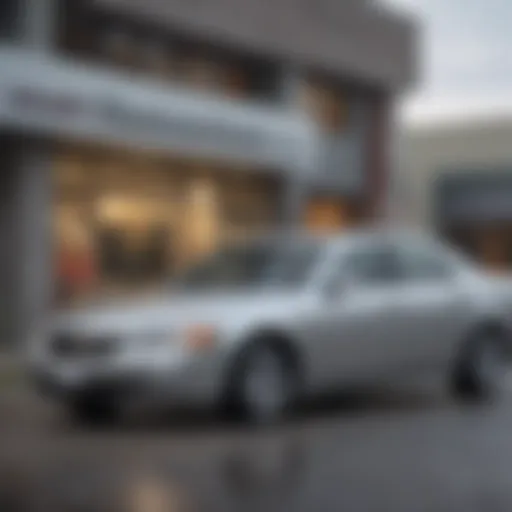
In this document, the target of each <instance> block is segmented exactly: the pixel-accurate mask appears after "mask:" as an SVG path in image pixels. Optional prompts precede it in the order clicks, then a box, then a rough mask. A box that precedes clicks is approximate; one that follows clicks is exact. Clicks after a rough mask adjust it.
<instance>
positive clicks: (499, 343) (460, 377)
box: [451, 330, 506, 402]
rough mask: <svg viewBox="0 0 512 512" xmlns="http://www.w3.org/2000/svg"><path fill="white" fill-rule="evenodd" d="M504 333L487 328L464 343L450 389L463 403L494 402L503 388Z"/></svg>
mask: <svg viewBox="0 0 512 512" xmlns="http://www.w3.org/2000/svg"><path fill="white" fill-rule="evenodd" d="M505 341H506V339H505V336H504V334H503V333H502V332H501V331H498V330H488V331H482V332H481V333H479V334H478V335H476V336H475V337H474V338H473V340H471V342H470V343H468V344H467V347H466V350H465V352H464V353H463V354H462V357H461V358H460V360H459V362H458V364H457V365H456V368H455V370H454V372H453V375H452V378H451V380H452V382H451V384H452V390H453V392H454V394H455V396H456V397H457V398H459V399H460V400H462V401H465V402H484V401H495V400H496V399H498V398H499V396H500V395H501V392H502V390H503V378H504V372H505V362H506V357H505V351H504V347H505Z"/></svg>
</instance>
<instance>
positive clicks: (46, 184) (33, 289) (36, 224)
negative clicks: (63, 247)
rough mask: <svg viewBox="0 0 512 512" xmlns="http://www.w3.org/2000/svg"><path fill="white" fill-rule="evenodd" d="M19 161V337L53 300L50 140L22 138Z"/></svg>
mask: <svg viewBox="0 0 512 512" xmlns="http://www.w3.org/2000/svg"><path fill="white" fill-rule="evenodd" d="M15 163H16V176H17V179H16V188H15V198H14V199H15V205H16V244H15V247H16V261H17V268H16V273H15V275H16V280H17V281H18V289H19V292H18V304H17V309H18V322H19V325H20V329H19V337H20V339H22V340H24V339H26V337H27V336H28V335H29V334H31V333H32V332H33V331H34V329H35V328H36V327H37V326H38V325H39V324H40V322H41V321H42V320H43V319H44V317H45V315H46V314H47V313H48V311H49V308H50V307H51V303H52V299H53V282H54V279H53V277H54V276H53V247H52V246H53V236H52V173H51V166H52V153H51V147H50V145H49V144H48V143H44V142H42V141H41V142H39V141H37V142H36V141H26V142H24V141H19V142H18V143H17V154H16V158H15Z"/></svg>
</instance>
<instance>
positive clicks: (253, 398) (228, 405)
mask: <svg viewBox="0 0 512 512" xmlns="http://www.w3.org/2000/svg"><path fill="white" fill-rule="evenodd" d="M504 288H505V287H504V286H503V282H501V283H500V282H498V280H497V279H495V278H493V277H490V276H488V275H486V274H484V273H483V272H481V271H480V270H479V269H477V268H476V267H475V266H474V265H473V264H471V263H470V262H468V261H466V260H465V259H464V258H463V257H462V256H461V255H459V254H458V253H456V252H455V251H453V250H452V249H450V248H448V247H445V246H444V245H442V244H441V243H440V242H438V241H437V240H435V239H433V238H429V237H426V236H419V235H416V234H414V233H405V232H388V231H386V232H384V231H379V232H373V231H372V232H357V233H349V234H344V235H343V236H340V237H313V236H306V235H282V236H271V237H266V238H261V239H258V240H252V241H250V242H246V243H239V244H235V245H231V246H228V247H225V248H222V249H221V250H219V251H218V252H217V253H215V254H214V255H213V256H211V257H209V258H207V259H206V260H205V261H203V262H201V263H199V264H197V265H195V266H194V267H193V268H192V269H190V270H188V271H187V272H186V273H185V274H184V275H182V276H180V277H179V278H178V279H176V280H174V281H173V282H172V283H170V284H169V285H168V286H167V287H165V289H164V290H162V292H161V293H160V294H158V296H156V297H153V298H152V299H151V300H150V299H148V298H145V299H143V300H142V299H141V300H138V301H137V300H132V301H130V302H123V303H119V302H114V303H112V302H111V303H104V304H96V305H94V306H90V307H87V308H85V307H84V308H79V309H75V310H73V311H66V312H61V313H59V314H58V315H56V317H55V318H53V319H52V320H51V322H50V323H49V325H47V326H46V327H45V328H44V329H42V330H41V331H38V333H36V335H35V336H34V339H32V340H31V343H30V350H29V354H30V362H31V368H32V371H33V374H34V377H35V379H36V382H37V383H38V385H39V386H40V388H41V389H42V390H44V391H45V392H47V393H49V394H50V395H51V396H52V397H55V398H56V399H58V400H60V401H62V402H63V403H64V404H65V405H66V406H68V407H69V408H70V410H71V411H72V412H73V413H74V414H76V415H78V416H79V417H80V418H81V419H87V420H91V419H95V420H98V419H106V418H112V416H113V415H114V414H117V413H118V412H119V409H120V408H121V406H123V405H124V404H125V403H126V402H128V401H129V400H130V399H133V398H135V397H140V396H145V395H146V393H147V394H148V395H151V397H153V398H154V397H158V401H159V402H160V401H161V402H162V403H163V404H164V403H165V404H171V403H176V402H178V403H183V404H186V405H201V406H207V405H208V406H216V407H219V408H222V409H223V410H229V411H237V412H239V413H243V415H244V416H245V417H246V418H249V419H250V420H252V421H256V422H268V421H271V420H272V421H274V420H276V419H277V418H280V417H281V416H282V415H283V414H284V413H285V412H286V411H288V410H289V409H290V408H292V407H293V405H294V404H295V403H296V402H297V400H299V399H300V398H303V397H305V396H310V395H316V394H319V393H323V392H325V391H331V390H334V389H337V388H342V387H343V386H353V385H361V384H372V385H376V384H380V383H384V382H386V381H389V380H391V379H394V378H397V377H400V378H401V379H403V378H404V377H408V376H411V377H412V376H414V377H416V376H418V375H420V374H423V373H425V374H427V373H428V374H437V375H440V376H443V377H444V378H446V381H447V382H448V384H449V388H450V390H451V391H453V392H454V393H455V394H456V395H457V396H458V397H461V398H465V399H484V398H491V397H493V396H495V395H496V393H497V391H499V389H500V385H501V381H502V377H503V373H504V369H505V362H506V360H507V358H508V353H509V351H510V350H509V343H510V336H509V334H510V327H511V324H510V314H509V310H510V308H509V307H508V306H509V304H508V301H507V300H506V294H505V293H504Z"/></svg>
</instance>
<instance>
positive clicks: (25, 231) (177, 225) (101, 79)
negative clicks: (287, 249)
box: [0, 0, 415, 339]
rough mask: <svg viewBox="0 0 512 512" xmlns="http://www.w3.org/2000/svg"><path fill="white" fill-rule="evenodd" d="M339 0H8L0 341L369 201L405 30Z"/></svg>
mask: <svg viewBox="0 0 512 512" xmlns="http://www.w3.org/2000/svg"><path fill="white" fill-rule="evenodd" d="M374 4H375V3H374V2H369V1H368V2H363V1H354V0H345V1H343V2H340V1H334V0H315V2H307V1H305V0H278V1H274V2H267V1H263V0H258V1H255V0H214V1H213V2H212V1H208V2H206V1H204V0H200V1H199V2H198V1H194V2H191V1H187V2H185V1H183V0H172V1H171V0H170V1H167V2H160V1H157V0H145V1H140V0H116V1H113V0H73V1H70V0H3V1H2V2H1V6H0V147H1V148H2V155H3V158H2V171H3V172H2V175H1V179H2V187H1V189H0V194H1V195H2V198H1V200H0V208H1V211H0V240H1V247H2V251H1V252H2V260H3V261H2V265H1V272H2V280H1V282H2V286H1V295H2V312H3V313H2V314H3V317H4V319H3V321H2V325H3V327H2V329H3V333H0V335H1V337H2V339H6V338H9V339H14V338H18V337H20V336H21V337H22V336H24V335H26V332H28V331H30V329H31V328H33V326H34V325H36V324H37V319H38V318H40V317H41V315H42V314H43V312H44V311H46V310H47V309H48V307H50V304H52V303H53V300H54V297H55V296H56V295H57V292H60V291H63V292H65V295H66V296H72V297H82V296H83V297H85V296H90V295H91V294H92V295H94V294H96V293H100V292H101V293H102V292H104V291H106V290H109V291H127V290H130V291H131V290H137V291H141V290H146V289H151V287H152V286H153V285H154V284H155V283H158V282H161V281H162V279H164V278H165V276H168V275H169V274H172V273H173V272H176V271H178V269H180V268H182V266H183V265H185V264H187V263H188V262H190V261H191V260H193V259H195V258H197V257H199V256H201V255H202V254H204V253H205V252H208V251H210V250H212V249H213V248H214V247H216V246H217V245H218V244H219V243H221V242H223V241H225V240H230V239H232V238H234V237H238V236H244V235H245V234H247V233H254V232H258V231H260V230H263V231H264V230H267V229H269V228H275V227H279V226H285V225H295V226H297V225H303V226H305V227H307V228H308V229H314V230H325V229H343V227H345V226H348V225H353V224H356V223H358V222H362V221H364V220H367V219H371V218H372V217H374V216H375V215H378V214H379V208H380V205H381V200H382V197H383V196H384V195H385V187H386V180H387V174H388V170H389V155H388V147H389V144H390V141H389V137H390V133H391V131H390V127H391V125H392V123H393V118H392V105H393V98H394V97H395V95H396V94H397V93H399V92H400V91H401V90H403V89H404V88H406V87H408V86H410V85H411V83H412V81H413V79H414V75H415V66H414V63H415V37H414V26H413V24H412V23H411V22H410V21H409V20H406V19H402V18H400V17H399V16H398V15H395V14H392V13H389V12H386V11H383V10H382V9H380V8H377V6H376V5H374Z"/></svg>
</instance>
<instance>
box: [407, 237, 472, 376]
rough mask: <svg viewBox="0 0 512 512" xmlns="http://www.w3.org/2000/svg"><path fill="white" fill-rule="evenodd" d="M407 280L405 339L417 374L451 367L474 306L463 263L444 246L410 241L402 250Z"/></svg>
mask: <svg viewBox="0 0 512 512" xmlns="http://www.w3.org/2000/svg"><path fill="white" fill-rule="evenodd" d="M398 254H399V259H400V265H401V267H402V274H403V284H404V287H403V294H402V297H401V300H402V304H401V305H400V308H401V310H402V312H403V319H402V320H401V323H402V330H403V336H402V337H401V342H402V351H403V354H404V355H405V356H407V359H406V360H404V363H405V364H407V365H408V366H409V367H410V368H411V369H415V368H431V367H436V366H441V365H445V364H446V363H448V362H449V360H450V357H451V356H452V354H453V346H454V344H455V343H456V342H457V341H458V340H460V339H461V337H462V335H463V332H464V329H465V327H466V325H468V314H469V313H470V312H469V303H468V298H467V296H466V294H465V292H464V288H462V287H461V286H460V280H459V276H460V274H459V272H458V270H459V269H458V268H457V262H456V261H455V260H454V259H452V258H451V257H450V254H449V253H448V252H447V251H444V250H443V246H442V245H441V244H437V243H435V242H433V241H429V240H423V239H421V238H408V239H404V240H402V241H401V242H400V243H399V244H398Z"/></svg>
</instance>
